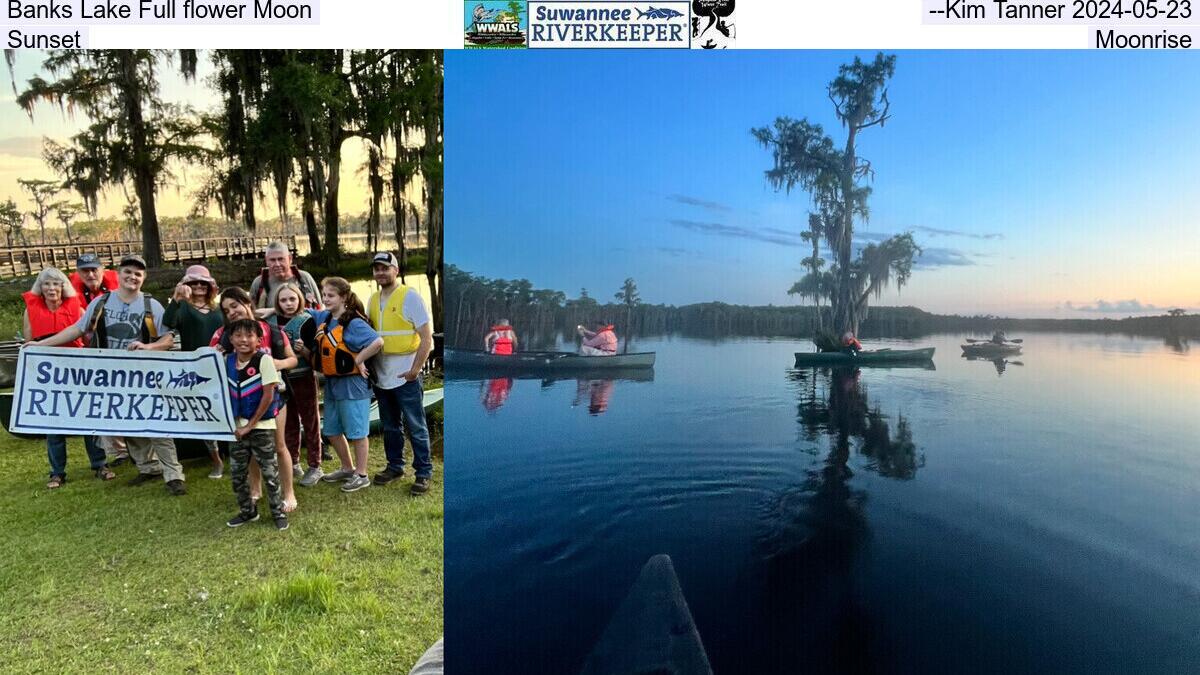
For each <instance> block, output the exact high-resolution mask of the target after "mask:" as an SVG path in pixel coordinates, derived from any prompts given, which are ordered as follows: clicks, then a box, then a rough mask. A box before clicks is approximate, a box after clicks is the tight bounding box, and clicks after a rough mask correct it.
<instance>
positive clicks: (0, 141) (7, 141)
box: [0, 136, 42, 159]
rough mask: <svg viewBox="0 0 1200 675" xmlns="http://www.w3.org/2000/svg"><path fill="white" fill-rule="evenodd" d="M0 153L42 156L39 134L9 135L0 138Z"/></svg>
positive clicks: (19, 155)
mask: <svg viewBox="0 0 1200 675" xmlns="http://www.w3.org/2000/svg"><path fill="white" fill-rule="evenodd" d="M0 155H11V156H13V157H33V158H35V159H41V157H42V139H41V137H39V136H10V137H8V138H0Z"/></svg>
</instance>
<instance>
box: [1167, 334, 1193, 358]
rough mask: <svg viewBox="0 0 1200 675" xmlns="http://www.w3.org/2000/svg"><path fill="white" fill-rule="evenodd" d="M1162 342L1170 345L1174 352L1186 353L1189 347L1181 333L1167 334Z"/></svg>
mask: <svg viewBox="0 0 1200 675" xmlns="http://www.w3.org/2000/svg"><path fill="white" fill-rule="evenodd" d="M1163 344H1165V345H1166V346H1168V347H1170V348H1171V350H1172V351H1174V352H1175V353H1176V354H1186V353H1187V351H1188V350H1189V349H1191V345H1190V344H1188V339H1187V338H1185V337H1183V336H1182V335H1168V336H1167V337H1166V338H1164V339H1163Z"/></svg>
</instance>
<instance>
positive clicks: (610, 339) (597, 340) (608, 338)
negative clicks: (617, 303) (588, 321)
mask: <svg viewBox="0 0 1200 675" xmlns="http://www.w3.org/2000/svg"><path fill="white" fill-rule="evenodd" d="M575 330H576V332H578V333H579V335H580V336H581V337H583V344H582V345H580V346H579V353H580V354H582V355H583V356H614V355H616V353H617V334H616V333H614V332H613V327H612V325H611V324H605V323H597V324H596V330H595V331H590V330H588V329H586V328H584V327H583V326H576V327H575Z"/></svg>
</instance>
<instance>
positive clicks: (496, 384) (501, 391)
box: [479, 377, 513, 413]
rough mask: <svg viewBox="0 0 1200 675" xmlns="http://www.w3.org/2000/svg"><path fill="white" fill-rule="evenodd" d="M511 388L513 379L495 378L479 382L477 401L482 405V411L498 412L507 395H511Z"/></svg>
mask: <svg viewBox="0 0 1200 675" xmlns="http://www.w3.org/2000/svg"><path fill="white" fill-rule="evenodd" d="M512 387H513V379H512V378H511V377H496V378H492V379H490V380H484V381H483V382H481V383H480V385H479V401H480V402H481V403H483V408H484V410H487V411H488V412H489V413H494V412H496V411H497V410H499V409H500V408H501V407H502V406H503V405H504V402H505V401H507V400H508V395H509V394H510V393H512Z"/></svg>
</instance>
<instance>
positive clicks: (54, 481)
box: [46, 476, 67, 490]
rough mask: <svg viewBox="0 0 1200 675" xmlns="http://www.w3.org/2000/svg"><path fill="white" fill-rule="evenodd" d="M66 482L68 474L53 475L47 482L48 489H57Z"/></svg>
mask: <svg viewBox="0 0 1200 675" xmlns="http://www.w3.org/2000/svg"><path fill="white" fill-rule="evenodd" d="M65 482H67V477H66V476H51V477H50V481H49V482H48V483H46V489H47V490H57V489H58V488H60V487H62V486H63V483H65Z"/></svg>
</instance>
